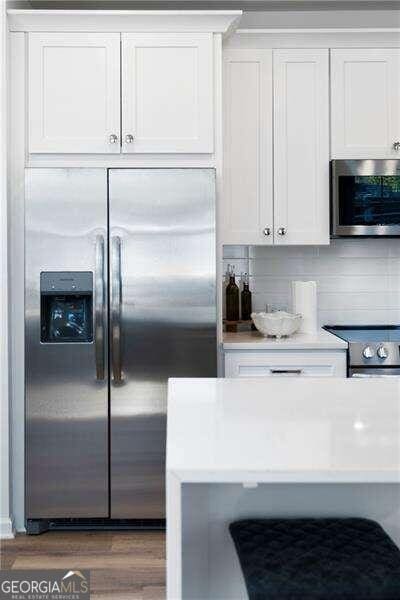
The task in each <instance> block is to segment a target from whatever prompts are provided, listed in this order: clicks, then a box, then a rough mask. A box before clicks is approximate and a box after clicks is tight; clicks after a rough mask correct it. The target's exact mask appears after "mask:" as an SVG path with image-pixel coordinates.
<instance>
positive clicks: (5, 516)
mask: <svg viewBox="0 0 400 600" xmlns="http://www.w3.org/2000/svg"><path fill="white" fill-rule="evenodd" d="M6 9H7V6H6V4H5V3H3V2H1V3H0V90H1V92H0V94H1V95H0V415H1V420H0V436H1V440H0V537H10V536H12V530H13V528H12V519H11V512H10V509H11V489H10V435H9V431H10V428H9V420H10V411H9V372H8V364H9V363H8V349H9V344H8V268H7V261H8V252H7V240H8V237H7V15H6Z"/></svg>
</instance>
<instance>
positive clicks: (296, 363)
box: [225, 351, 346, 378]
mask: <svg viewBox="0 0 400 600" xmlns="http://www.w3.org/2000/svg"><path fill="white" fill-rule="evenodd" d="M225 377H234V378H235V377H346V352H344V351H338V352H325V351H320V352H318V351H316V352H315V351H314V352H309V351H307V352H306V351H304V352H303V351H299V352H285V351H277V352H265V353H253V352H247V353H245V352H243V353H242V352H238V353H236V352H231V353H226V354H225Z"/></svg>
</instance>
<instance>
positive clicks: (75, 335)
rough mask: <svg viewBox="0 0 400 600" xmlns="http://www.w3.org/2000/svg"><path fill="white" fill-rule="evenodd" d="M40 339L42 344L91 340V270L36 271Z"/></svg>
mask: <svg viewBox="0 0 400 600" xmlns="http://www.w3.org/2000/svg"><path fill="white" fill-rule="evenodd" d="M40 304H41V306H40V326H41V341H42V343H45V344H56V343H68V342H75V343H77V342H78V343H82V342H92V340H93V318H92V315H93V273H91V272H82V271H79V272H57V273H55V272H48V271H46V272H42V273H41V274H40Z"/></svg>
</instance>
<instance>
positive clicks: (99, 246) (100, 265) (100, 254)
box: [94, 235, 105, 381]
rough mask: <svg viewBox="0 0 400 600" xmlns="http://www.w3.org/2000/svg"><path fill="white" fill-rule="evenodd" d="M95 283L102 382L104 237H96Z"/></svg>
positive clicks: (98, 367) (96, 342)
mask: <svg viewBox="0 0 400 600" xmlns="http://www.w3.org/2000/svg"><path fill="white" fill-rule="evenodd" d="M95 253H96V254H95V283H94V286H95V287H94V332H95V333H94V352H95V361H96V378H97V379H98V380H100V381H102V380H103V379H104V375H105V366H104V365H105V359H104V353H105V338H104V237H103V236H102V235H98V236H96V251H95Z"/></svg>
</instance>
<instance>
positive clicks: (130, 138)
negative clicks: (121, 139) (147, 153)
mask: <svg viewBox="0 0 400 600" xmlns="http://www.w3.org/2000/svg"><path fill="white" fill-rule="evenodd" d="M132 142H133V135H132V134H131V133H127V134H126V136H125V144H132Z"/></svg>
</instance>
